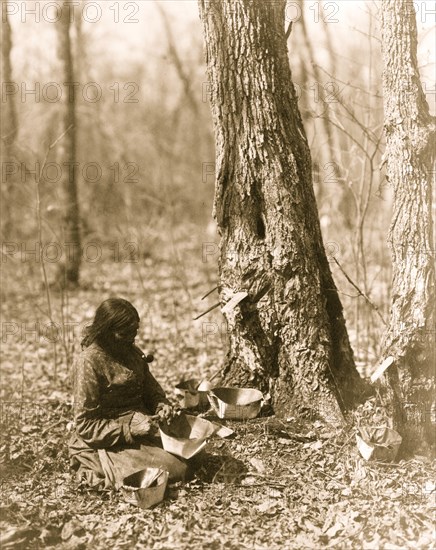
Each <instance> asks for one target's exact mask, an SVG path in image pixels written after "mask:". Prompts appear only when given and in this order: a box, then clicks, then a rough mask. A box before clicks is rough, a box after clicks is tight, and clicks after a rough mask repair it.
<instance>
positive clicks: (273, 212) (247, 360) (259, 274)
mask: <svg viewBox="0 0 436 550" xmlns="http://www.w3.org/2000/svg"><path fill="white" fill-rule="evenodd" d="M199 4H200V13H201V18H202V21H203V25H204V37H205V44H206V54H207V64H208V74H209V80H210V84H211V90H212V93H211V103H212V114H213V119H214V124H215V133H216V148H217V151H216V154H217V168H216V170H217V181H216V195H215V205H214V215H215V218H216V220H217V222H218V228H219V232H220V235H221V251H220V266H219V267H220V296H221V302H222V303H223V304H224V303H225V302H227V301H228V299H229V298H230V297H231V296H232V295H233V294H234V293H235V292H237V291H243V290H245V291H247V292H248V296H247V298H245V299H244V300H243V301H242V302H240V304H239V305H238V306H236V308H234V309H233V310H230V311H229V312H228V313H226V320H227V324H228V336H229V349H228V354H227V359H226V366H225V369H224V372H223V382H224V383H228V384H236V385H239V386H252V387H253V386H254V387H258V388H259V389H261V390H263V391H264V392H268V391H269V392H270V394H271V396H272V404H273V407H274V410H275V412H276V414H278V415H301V414H303V413H304V412H305V411H314V412H315V413H317V414H318V415H319V416H320V417H322V418H324V419H327V420H330V421H332V422H337V423H341V422H342V420H343V416H342V412H343V411H344V410H346V409H347V408H349V407H351V406H352V405H354V404H355V403H356V401H357V400H358V399H359V396H360V397H361V396H362V393H361V392H362V388H363V382H362V380H361V378H360V377H359V374H358V372H357V371H356V369H355V365H354V360H353V353H352V350H351V347H350V344H349V340H348V336H347V332H346V328H345V322H344V318H343V314H342V307H341V303H340V301H339V298H338V293H337V290H336V287H335V284H334V282H333V279H332V276H331V273H330V268H329V264H328V261H327V258H326V254H325V251H324V246H323V242H322V237H321V231H320V226H319V220H318V212H317V208H316V203H315V196H314V193H313V186H312V175H311V158H310V152H309V147H308V143H307V139H306V135H305V132H304V128H303V125H302V121H301V117H300V113H299V111H298V105H297V98H296V94H295V90H294V87H293V84H292V79H291V72H290V68H289V63H288V52H287V46H286V38H285V30H284V9H285V0H283V1H278V2H265V1H264V0H239V1H237V2H236V1H235V0H222V1H221V0H215V1H214V0H212V1H210V0H199Z"/></svg>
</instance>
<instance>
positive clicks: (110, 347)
mask: <svg viewBox="0 0 436 550" xmlns="http://www.w3.org/2000/svg"><path fill="white" fill-rule="evenodd" d="M138 322H139V314H138V312H137V311H136V309H135V308H134V307H133V306H132V304H131V303H130V302H128V301H127V300H123V299H122V298H109V299H108V300H105V301H104V302H102V303H101V304H100V305H99V306H98V308H97V310H96V312H95V316H94V320H93V322H92V324H91V325H89V326H88V327H87V328H86V332H85V336H84V338H83V340H82V342H81V344H82V349H83V348H87V347H88V346H90V345H91V344H92V343H94V342H96V343H97V344H98V345H99V346H100V347H101V348H103V349H104V350H105V351H107V352H109V353H110V354H111V355H118V353H117V351H119V352H122V351H123V350H121V349H119V348H120V344H116V343H115V333H116V332H118V331H122V330H123V329H125V328H126V327H129V326H131V325H132V324H134V323H138ZM121 347H124V346H123V345H121Z"/></svg>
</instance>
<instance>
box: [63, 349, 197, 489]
mask: <svg viewBox="0 0 436 550" xmlns="http://www.w3.org/2000/svg"><path fill="white" fill-rule="evenodd" d="M165 403H168V400H167V399H166V397H165V393H164V391H163V389H162V388H161V386H160V385H159V384H158V382H157V381H156V380H155V378H154V377H153V375H152V374H151V373H150V370H149V368H148V364H147V362H146V361H145V360H144V358H143V357H142V354H141V351H140V350H139V349H138V348H136V347H132V349H131V351H129V352H128V354H127V355H126V357H125V358H124V359H123V364H121V363H120V362H118V361H116V360H115V359H113V358H112V357H111V356H110V355H109V354H107V353H106V352H105V351H103V349H101V348H100V347H99V346H98V345H97V344H96V343H94V344H91V345H90V346H89V347H87V348H85V350H83V351H82V353H81V354H80V355H79V356H78V358H77V360H76V361H75V364H74V420H75V433H74V435H73V436H72V438H71V441H70V445H69V450H70V457H71V466H72V467H73V469H75V470H76V471H77V476H78V478H79V479H81V480H83V481H85V482H86V483H88V484H90V485H93V486H104V487H119V486H120V485H121V483H122V480H123V478H124V477H126V476H128V475H130V474H132V473H133V472H136V471H138V470H142V469H143V468H146V467H148V466H151V467H156V466H157V467H161V468H162V469H164V470H167V471H168V472H169V474H170V480H173V481H176V480H183V479H184V478H185V476H186V471H187V464H186V463H185V462H184V461H183V460H181V459H178V458H177V457H175V456H173V455H171V454H170V453H167V452H166V451H164V450H163V449H162V448H161V446H160V439H158V438H156V437H152V436H146V437H141V438H136V437H135V438H133V437H132V435H131V433H130V429H129V422H130V419H131V417H132V415H133V413H134V412H136V411H139V412H143V413H145V414H149V415H150V414H155V413H156V411H157V410H159V406H162V405H163V404H165Z"/></svg>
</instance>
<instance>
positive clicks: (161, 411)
mask: <svg viewBox="0 0 436 550" xmlns="http://www.w3.org/2000/svg"><path fill="white" fill-rule="evenodd" d="M179 414H180V413H179V411H178V410H177V409H175V408H174V407H172V406H171V405H169V404H168V403H162V404H160V405H159V406H158V409H157V415H158V416H159V420H161V421H166V422H168V423H170V422H171V420H172V419H173V418H174V417H175V416H177V415H179Z"/></svg>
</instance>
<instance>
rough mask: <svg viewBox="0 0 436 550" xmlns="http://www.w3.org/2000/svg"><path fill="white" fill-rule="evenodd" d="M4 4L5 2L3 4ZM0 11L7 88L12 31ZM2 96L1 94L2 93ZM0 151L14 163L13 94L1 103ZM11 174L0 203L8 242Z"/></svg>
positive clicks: (14, 113)
mask: <svg viewBox="0 0 436 550" xmlns="http://www.w3.org/2000/svg"><path fill="white" fill-rule="evenodd" d="M5 4H6V2H5ZM4 8H5V9H4V10H2V12H3V13H2V46H1V49H2V74H3V77H2V81H3V83H4V84H5V85H6V86H7V87H8V91H12V90H9V88H11V87H12V86H14V85H16V84H15V83H14V82H13V80H12V63H11V50H12V29H11V24H10V22H9V16H8V10H7V6H5V7H4ZM2 95H3V93H2ZM1 120H2V124H1V149H2V155H1V156H2V158H3V161H6V162H16V159H15V155H14V144H15V138H16V136H17V134H18V118H17V111H16V107H15V93H13V94H11V95H7V96H6V102H5V103H4V102H3V101H2V103H1ZM12 177H13V176H12V174H8V175H7V176H6V178H5V181H2V183H4V195H3V201H2V206H3V208H2V219H3V224H2V234H3V238H4V239H5V240H8V239H9V238H10V236H11V231H12V208H11V207H12V205H13V203H14V197H13V189H14V186H13V183H12Z"/></svg>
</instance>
